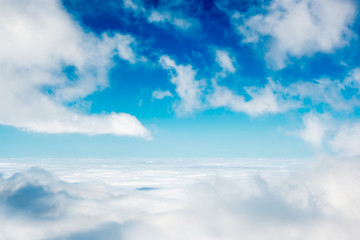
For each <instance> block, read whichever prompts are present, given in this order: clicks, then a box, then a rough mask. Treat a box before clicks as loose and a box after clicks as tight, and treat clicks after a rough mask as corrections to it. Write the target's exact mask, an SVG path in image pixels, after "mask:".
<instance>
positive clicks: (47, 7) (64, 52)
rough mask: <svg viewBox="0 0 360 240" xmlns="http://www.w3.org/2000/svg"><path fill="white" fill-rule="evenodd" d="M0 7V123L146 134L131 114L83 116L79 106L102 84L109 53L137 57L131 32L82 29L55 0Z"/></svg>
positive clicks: (44, 129)
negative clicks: (95, 33)
mask: <svg viewBox="0 0 360 240" xmlns="http://www.w3.org/2000/svg"><path fill="white" fill-rule="evenodd" d="M0 9H1V10H0V84H1V88H0V96H1V97H0V98H1V101H0V124H2V125H8V126H14V127H17V128H20V129H23V130H26V131H33V132H44V133H84V134H89V135H93V134H104V133H106V134H115V135H120V136H122V135H127V136H137V137H144V138H149V137H150V133H149V131H148V130H147V129H146V128H145V127H144V126H143V125H142V124H141V123H140V122H139V121H138V120H137V119H136V117H134V116H131V115H129V114H126V113H111V114H91V115H89V114H87V113H86V110H87V109H86V108H84V107H82V106H85V105H86V102H85V104H83V103H84V102H83V101H82V99H83V98H85V97H86V96H88V95H90V94H92V93H94V92H95V91H100V90H102V89H104V88H106V87H108V84H109V79H108V71H109V70H110V68H111V67H112V65H113V57H115V56H116V57H119V58H120V59H123V60H124V61H127V62H129V64H131V63H135V62H136V61H137V56H136V53H135V52H134V51H133V47H132V46H133V45H134V44H135V39H134V38H132V37H131V36H130V35H122V34H119V33H114V34H111V35H110V34H103V35H102V36H96V35H94V34H92V33H91V32H85V31H84V30H83V29H82V28H81V26H80V25H79V24H78V23H76V22H75V21H74V20H73V19H72V18H71V17H70V16H69V14H68V13H67V12H66V11H65V10H64V9H63V7H62V5H61V3H60V1H57V0H51V1H42V0H31V1H23V0H16V1H3V2H1V3H0ZM71 106H73V107H71ZM76 106H77V107H76Z"/></svg>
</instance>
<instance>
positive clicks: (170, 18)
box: [148, 11, 192, 30]
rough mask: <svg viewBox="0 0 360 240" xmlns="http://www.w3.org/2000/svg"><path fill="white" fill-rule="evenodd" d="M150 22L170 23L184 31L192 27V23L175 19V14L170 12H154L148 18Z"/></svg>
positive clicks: (179, 18)
mask: <svg viewBox="0 0 360 240" xmlns="http://www.w3.org/2000/svg"><path fill="white" fill-rule="evenodd" d="M148 21H149V22H151V23H170V24H171V25H174V26H175V27H178V28H180V29H182V30H187V29H189V28H190V27H191V26H192V23H191V22H190V21H188V20H186V19H184V18H181V17H175V16H174V13H170V12H158V11H152V12H151V14H150V15H149V17H148Z"/></svg>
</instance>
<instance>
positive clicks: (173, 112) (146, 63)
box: [0, 0, 360, 158]
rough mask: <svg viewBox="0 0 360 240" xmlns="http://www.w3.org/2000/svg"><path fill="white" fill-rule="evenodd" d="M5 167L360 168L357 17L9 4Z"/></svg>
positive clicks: (294, 4) (340, 11) (159, 5)
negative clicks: (335, 163)
mask: <svg viewBox="0 0 360 240" xmlns="http://www.w3.org/2000/svg"><path fill="white" fill-rule="evenodd" d="M1 9H3V10H0V13H1V17H0V46H1V47H0V55H1V57H0V84H1V86H2V87H1V89H0V95H1V99H0V100H1V102H2V103H1V104H0V112H1V113H0V124H1V126H0V134H1V138H0V157H98V158H102V157H106V158H107V157H109V158H117V157H171V158H177V157H186V158H188V157H189V158H191V157H206V158H209V157H217V158H218V157H220V158H249V157H251V158H308V157H311V156H313V155H316V154H323V153H327V154H331V155H341V156H350V157H353V156H356V155H359V154H360V150H359V149H360V148H358V144H357V142H358V141H359V140H360V119H359V118H360V116H359V106H360V98H359V97H360V94H359V89H360V62H359V61H360V58H359V57H360V54H359V53H360V52H359V47H358V46H359V21H358V15H359V14H358V3H357V2H356V1H352V0H345V1H344V0H341V1H340V0H331V1H325V0H316V1H309V0H302V1H293V0H272V1H256V0H254V1H200V2H199V1H180V0H179V1H161V0H159V1H146V0H144V1H141V0H139V1H135V0H124V1H123V0H118V1H98V0H91V1H88V0H87V1H85V0H64V1H56V0H53V1H45V2H44V1H40V0H33V1H22V0H19V1H12V2H4V3H1Z"/></svg>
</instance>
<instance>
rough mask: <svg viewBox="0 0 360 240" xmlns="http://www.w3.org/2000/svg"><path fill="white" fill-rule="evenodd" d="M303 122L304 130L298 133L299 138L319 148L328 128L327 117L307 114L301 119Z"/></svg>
mask: <svg viewBox="0 0 360 240" xmlns="http://www.w3.org/2000/svg"><path fill="white" fill-rule="evenodd" d="M303 122H304V129H303V130H302V131H300V132H299V133H298V134H299V136H300V137H301V138H302V139H303V140H304V141H306V142H309V143H311V144H313V145H314V146H320V145H321V144H322V143H323V140H324V138H325V134H326V131H327V130H328V129H329V127H330V123H329V117H326V116H324V115H323V116H320V115H319V116H317V115H315V114H312V113H309V114H306V115H305V116H304V117H303Z"/></svg>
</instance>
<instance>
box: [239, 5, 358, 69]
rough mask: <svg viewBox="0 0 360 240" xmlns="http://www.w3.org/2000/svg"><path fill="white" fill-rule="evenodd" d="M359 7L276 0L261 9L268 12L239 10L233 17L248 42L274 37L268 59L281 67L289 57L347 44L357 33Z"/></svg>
mask: <svg viewBox="0 0 360 240" xmlns="http://www.w3.org/2000/svg"><path fill="white" fill-rule="evenodd" d="M356 9H357V6H356V3H355V1H352V0H300V1H298V0H273V1H272V2H271V4H270V5H269V6H266V7H265V9H264V10H265V11H264V10H263V9H261V10H260V9H258V10H259V11H262V12H263V11H264V13H259V14H255V15H252V16H250V17H244V16H241V15H240V14H239V13H235V14H234V15H233V19H234V20H235V22H237V23H236V26H237V29H238V31H239V32H240V33H241V34H242V35H243V36H244V40H243V41H244V42H245V43H259V42H262V41H263V39H264V38H267V37H270V44H269V48H268V49H267V53H266V58H267V60H268V62H269V63H270V64H271V65H272V66H273V67H275V68H278V69H281V68H283V67H285V66H286V64H287V63H288V60H289V57H296V58H300V57H303V56H311V55H313V54H314V53H317V52H323V53H331V52H333V51H334V50H336V49H338V48H341V47H343V46H345V45H346V44H347V43H348V41H349V39H350V38H351V37H352V36H353V35H354V33H353V32H352V31H351V29H350V25H351V24H352V23H353V21H354V19H355V16H356V12H357V11H356ZM250 14H251V12H250ZM238 21H239V22H238Z"/></svg>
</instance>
